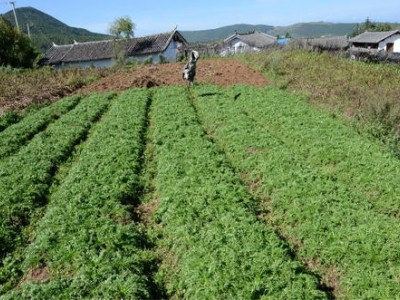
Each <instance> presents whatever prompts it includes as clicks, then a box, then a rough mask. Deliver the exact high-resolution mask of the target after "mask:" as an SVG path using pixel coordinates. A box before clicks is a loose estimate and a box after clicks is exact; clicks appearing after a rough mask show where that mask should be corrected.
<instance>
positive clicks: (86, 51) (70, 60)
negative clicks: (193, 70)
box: [40, 29, 188, 68]
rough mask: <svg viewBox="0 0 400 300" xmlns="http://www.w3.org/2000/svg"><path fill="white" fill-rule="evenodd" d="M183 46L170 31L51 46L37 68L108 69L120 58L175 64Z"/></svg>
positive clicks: (180, 36) (181, 39)
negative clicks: (43, 66)
mask: <svg viewBox="0 0 400 300" xmlns="http://www.w3.org/2000/svg"><path fill="white" fill-rule="evenodd" d="M187 47H188V43H187V41H186V40H185V38H184V37H183V36H182V34H181V33H179V31H177V30H176V29H174V30H173V31H172V32H168V33H161V34H156V35H150V36H145V37H138V38H131V39H121V40H105V41H95V42H82V43H78V42H74V43H73V44H69V45H55V44H53V46H52V47H51V48H50V49H49V50H48V51H47V52H46V54H45V56H44V58H43V59H42V60H41V61H40V65H50V66H54V67H55V68H63V67H81V68H87V67H110V66H112V65H114V64H115V63H116V60H117V59H118V57H120V56H121V55H122V56H123V57H125V58H126V61H127V62H133V61H138V62H144V61H149V62H152V63H159V62H170V61H174V62H175V61H176V60H177V58H178V56H179V55H181V54H184V51H185V50H186V49H187Z"/></svg>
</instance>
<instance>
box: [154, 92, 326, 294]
mask: <svg viewBox="0 0 400 300" xmlns="http://www.w3.org/2000/svg"><path fill="white" fill-rule="evenodd" d="M151 116H152V122H154V124H155V128H154V138H153V140H154V145H155V146H154V147H155V148H154V154H155V159H156V162H157V175H156V178H155V186H156V193H157V195H158V196H159V208H158V210H157V212H156V218H157V220H158V221H159V223H160V226H161V228H162V239H161V240H160V247H161V249H164V250H163V251H165V252H166V253H168V254H164V255H165V256H167V257H171V258H170V259H166V260H165V261H164V267H162V269H161V271H160V272H159V276H160V277H161V278H163V280H164V281H165V283H166V287H167V290H168V292H169V296H171V297H177V298H205V299H209V298H262V297H266V298H275V299H278V298H286V299H290V298H313V299H319V298H325V297H326V295H325V294H324V293H323V292H321V291H319V290H318V288H317V286H318V284H317V278H316V277H314V276H312V275H310V274H307V272H306V271H305V269H304V266H302V264H301V263H299V262H298V261H296V260H294V259H292V258H291V256H290V254H289V252H288V251H287V249H286V247H285V244H284V243H283V242H282V241H281V240H280V238H279V237H278V235H277V234H276V233H275V232H274V230H272V229H271V228H267V227H266V226H264V225H263V224H262V223H260V222H259V221H258V220H257V218H256V216H255V213H256V210H257V203H256V202H255V199H253V198H252V197H251V196H250V195H249V194H248V193H247V192H246V190H245V188H244V186H243V185H242V183H241V181H240V180H239V178H238V177H237V176H236V175H235V172H234V170H233V169H232V168H231V167H230V166H229V164H228V163H227V161H226V158H225V156H224V155H223V153H221V152H220V151H219V150H218V148H217V146H216V145H215V144H214V143H213V141H212V140H211V139H210V138H209V137H207V136H206V135H205V133H204V132H203V130H202V128H201V125H200V124H199V122H198V119H197V116H196V114H195V111H194V109H193V107H192V106H191V105H190V102H189V99H188V97H187V95H185V89H184V88H180V87H176V88H167V89H158V90H157V91H156V92H155V96H154V100H153V107H152V114H151Z"/></svg>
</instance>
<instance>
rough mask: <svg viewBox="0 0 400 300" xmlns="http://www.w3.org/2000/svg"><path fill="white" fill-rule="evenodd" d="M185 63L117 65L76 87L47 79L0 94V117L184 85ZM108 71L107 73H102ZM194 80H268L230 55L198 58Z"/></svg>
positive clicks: (220, 82)
mask: <svg viewBox="0 0 400 300" xmlns="http://www.w3.org/2000/svg"><path fill="white" fill-rule="evenodd" d="M184 66H185V63H184V62H182V63H167V64H160V65H146V66H138V67H132V68H120V69H118V70H116V71H114V70H113V71H111V72H109V74H105V75H104V76H105V77H103V78H101V79H100V80H98V81H96V82H94V83H93V84H90V85H88V86H85V87H83V88H80V89H79V88H77V87H72V86H67V85H63V84H61V83H58V82H52V81H49V83H48V84H47V85H44V86H43V87H37V88H35V89H34V92H32V89H28V88H26V90H25V88H24V87H20V88H19V89H18V91H16V92H15V93H14V94H15V95H14V94H13V95H12V96H10V97H5V96H4V95H0V116H1V115H2V113H4V111H5V110H7V109H12V110H22V109H24V108H26V107H28V106H29V105H30V104H32V103H35V104H40V103H44V102H53V101H57V100H58V99H60V98H63V97H66V96H70V95H72V94H76V93H79V92H82V93H91V92H109V91H116V92H117V91H122V90H126V89H129V88H131V87H144V88H152V87H157V86H165V85H184V84H186V83H185V81H184V80H183V79H182V70H183V68H184ZM105 73H107V72H105ZM196 82H198V83H210V84H216V85H221V86H229V85H233V84H249V85H253V86H257V87H260V86H265V85H268V81H267V79H266V78H265V77H264V76H263V75H262V74H261V73H260V72H257V71H255V70H253V69H251V68H250V67H248V66H247V65H246V64H245V63H242V62H240V61H238V60H236V59H232V58H215V59H203V60H202V59H200V60H199V61H198V63H197V75H196Z"/></svg>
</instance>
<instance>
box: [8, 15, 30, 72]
mask: <svg viewBox="0 0 400 300" xmlns="http://www.w3.org/2000/svg"><path fill="white" fill-rule="evenodd" d="M37 56H38V52H37V51H36V50H35V48H34V47H33V45H32V44H31V41H30V40H29V38H28V37H27V36H26V35H24V34H22V33H19V32H18V31H17V30H16V29H15V28H13V27H12V26H11V24H9V23H8V22H7V21H6V20H5V19H4V18H3V17H2V16H0V66H11V67H14V68H30V67H32V66H33V63H34V61H35V59H36V57H37Z"/></svg>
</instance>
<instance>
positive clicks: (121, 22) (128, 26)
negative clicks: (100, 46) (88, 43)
mask: <svg viewBox="0 0 400 300" xmlns="http://www.w3.org/2000/svg"><path fill="white" fill-rule="evenodd" d="M135 27H136V25H135V23H133V22H132V20H131V18H130V17H121V18H118V19H116V20H115V21H114V22H113V23H111V25H110V27H109V32H110V33H111V35H113V36H114V37H115V38H117V39H121V38H126V39H129V38H132V37H133V35H134V32H133V31H134V30H135Z"/></svg>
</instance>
